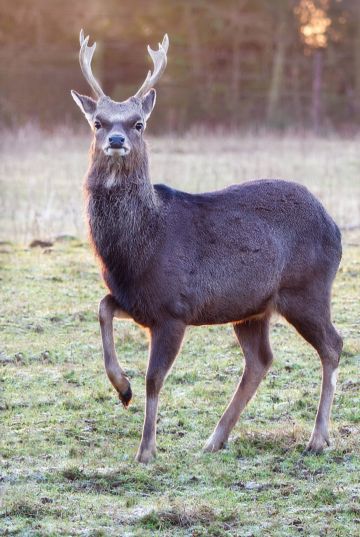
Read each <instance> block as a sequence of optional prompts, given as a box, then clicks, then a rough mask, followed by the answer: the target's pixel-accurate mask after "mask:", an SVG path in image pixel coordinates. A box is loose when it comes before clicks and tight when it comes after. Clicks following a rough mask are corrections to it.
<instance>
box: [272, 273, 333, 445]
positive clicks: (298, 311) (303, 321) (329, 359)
mask: <svg viewBox="0 0 360 537" xmlns="http://www.w3.org/2000/svg"><path fill="white" fill-rule="evenodd" d="M278 308H279V311H280V313H281V314H282V315H284V317H285V318H286V319H287V320H288V321H289V323H291V324H292V325H293V326H294V327H295V328H296V330H297V331H298V332H299V333H300V334H301V335H302V336H303V338H304V339H306V341H308V342H309V343H310V344H311V345H312V346H313V347H314V348H315V350H316V351H317V352H318V354H319V357H320V360H321V364H322V386H321V396H320V402H319V406H318V410H317V414H316V419H315V425H314V429H313V432H312V434H311V437H310V440H309V443H308V445H307V448H306V449H307V451H312V452H316V453H318V452H321V451H322V450H323V448H324V447H325V445H326V444H327V445H329V444H330V441H329V420H330V412H331V405H332V401H333V397H334V392H335V387H336V380H337V372H338V366H339V360H340V354H341V351H342V345H343V343H342V338H341V337H340V335H339V334H338V333H337V331H336V330H335V328H334V326H333V324H332V323H331V319H330V292H329V290H328V289H327V288H324V287H323V285H322V284H321V282H318V285H317V284H314V285H312V286H311V287H310V288H307V289H304V290H301V291H297V292H296V291H293V290H287V291H281V292H280V296H279V304H278Z"/></svg>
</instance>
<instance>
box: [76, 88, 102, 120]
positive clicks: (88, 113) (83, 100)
mask: <svg viewBox="0 0 360 537" xmlns="http://www.w3.org/2000/svg"><path fill="white" fill-rule="evenodd" d="M71 95H72V98H73V99H74V101H75V102H76V104H77V105H78V107H79V108H80V110H81V111H82V113H83V114H84V115H85V117H86V119H87V120H88V122H89V123H90V122H91V119H92V117H93V115H94V112H95V110H96V104H97V103H96V101H94V99H92V98H91V97H86V95H80V93H78V92H77V91H74V90H71Z"/></svg>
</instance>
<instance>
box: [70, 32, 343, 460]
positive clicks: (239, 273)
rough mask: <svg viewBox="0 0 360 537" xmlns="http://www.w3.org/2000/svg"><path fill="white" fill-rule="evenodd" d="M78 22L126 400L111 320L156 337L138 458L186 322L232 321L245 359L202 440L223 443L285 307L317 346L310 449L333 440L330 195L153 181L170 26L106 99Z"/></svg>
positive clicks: (91, 192) (147, 443) (271, 185)
mask: <svg viewBox="0 0 360 537" xmlns="http://www.w3.org/2000/svg"><path fill="white" fill-rule="evenodd" d="M88 43H89V36H87V37H84V33H83V31H82V30H81V32H80V53H79V61H80V67H81V70H82V73H83V75H84V77H85V79H86V81H87V83H88V84H89V86H90V88H91V89H92V91H93V93H94V97H89V96H86V95H82V94H79V93H77V92H76V91H74V90H72V91H71V94H72V97H73V99H74V100H75V103H76V104H77V105H78V106H79V108H80V110H81V111H82V113H83V114H84V115H85V118H86V119H87V121H88V123H89V124H90V127H91V129H92V131H93V141H92V144H91V151H90V165H89V169H88V172H87V175H86V177H85V187H84V190H85V200H86V215H87V221H88V229H89V235H90V242H91V243H92V246H93V249H94V251H95V255H96V257H97V258H98V260H99V263H100V267H101V274H102V278H103V281H104V282H105V285H106V287H107V288H108V290H109V293H108V294H107V295H106V296H105V297H104V298H102V300H101V301H100V304H99V323H100V330H101V337H102V346H103V354H104V364H105V369H106V373H107V376H108V378H109V380H110V382H111V384H112V385H113V387H114V388H115V390H116V391H117V393H118V396H119V399H120V400H121V402H122V403H123V405H124V407H125V408H126V407H127V406H128V405H129V403H130V401H131V398H132V390H131V385H130V380H129V378H128V376H127V375H126V373H125V371H124V369H123V368H122V367H121V366H120V364H119V361H118V358H117V355H116V351H115V346H114V336H113V320H114V318H117V319H123V320H132V321H134V322H135V323H137V325H140V326H141V327H143V328H145V329H146V330H147V331H148V333H149V335H150V344H149V357H148V365H147V370H146V380H145V388H146V402H145V416H144V425H143V431H142V437H141V442H140V445H139V448H138V451H137V454H136V460H137V461H139V462H141V463H145V464H146V463H148V462H149V461H151V460H152V459H153V458H154V457H155V455H156V422H157V412H158V402H159V393H160V390H161V388H162V386H163V384H164V380H165V378H166V376H167V375H168V373H169V371H170V369H171V367H172V365H173V363H174V360H175V358H176V356H177V355H178V353H179V350H180V347H181V344H182V341H183V337H184V333H185V331H186V328H187V327H188V326H199V325H214V324H226V323H231V324H232V325H233V328H234V331H235V335H236V337H237V339H238V342H239V344H240V347H241V349H242V351H243V355H244V362H245V363H244V370H243V374H242V376H241V379H240V381H239V383H238V385H237V387H236V389H235V392H234V395H233V397H232V399H231V401H230V402H229V404H228V406H227V407H226V409H225V411H224V413H223V415H222V417H221V418H220V420H219V421H218V423H217V425H216V427H215V429H214V432H213V433H212V434H211V436H210V437H209V439H208V440H207V442H206V443H205V445H204V450H205V452H216V451H217V450H219V449H221V448H223V447H225V446H226V445H227V442H228V439H229V435H230V432H231V431H232V429H233V427H234V426H235V424H236V423H237V421H238V419H239V417H240V414H241V413H242V412H243V410H244V408H245V406H246V405H247V403H248V402H249V401H250V399H252V398H253V396H254V395H255V393H256V391H257V388H258V386H259V384H260V382H261V381H262V380H263V379H264V377H265V376H266V373H267V372H268V371H269V369H270V366H271V364H272V361H273V355H272V350H271V347H270V342H269V330H270V318H271V317H272V315H273V314H278V315H281V316H282V317H284V318H285V319H286V320H287V321H288V322H289V323H290V324H291V325H292V326H293V327H295V329H296V330H297V332H298V333H299V334H300V335H301V336H302V337H303V338H304V339H305V340H306V341H307V342H308V343H309V344H310V345H312V347H313V348H314V349H315V350H316V351H317V353H318V355H319V357H320V361H321V364H322V385H321V396H320V401H319V405H318V409H317V414H316V418H315V424H314V427H313V431H312V434H311V436H310V440H309V442H308V444H307V447H306V450H307V451H310V452H321V451H322V450H323V449H324V447H325V446H326V445H329V420H330V413H331V406H332V402H333V397H334V392H335V387H336V380H337V373H338V365H339V360H340V354H341V350H342V338H341V336H340V335H339V334H338V332H337V331H336V329H335V327H334V325H333V323H332V320H331V307H330V299H331V289H332V283H333V280H334V278H335V275H336V273H337V270H338V267H339V263H340V260H341V253H342V250H341V234H340V231H339V228H338V226H337V225H336V223H335V222H334V221H333V220H332V218H331V217H330V216H329V214H328V213H327V212H326V210H325V208H324V207H323V205H322V204H321V202H320V201H319V200H318V199H317V198H316V197H315V196H314V195H313V194H312V193H311V192H310V191H309V190H308V189H307V188H306V187H304V186H302V185H300V184H297V183H295V182H293V181H284V180H280V179H260V180H254V181H249V182H243V183H241V184H236V185H232V186H229V187H227V188H225V189H223V190H218V191H215V192H208V193H203V194H190V193H186V192H182V191H179V190H175V189H174V188H170V187H169V186H166V185H164V184H153V183H152V182H151V180H150V171H149V159H148V150H147V146H146V142H145V140H144V132H145V129H146V125H147V122H148V120H149V118H150V115H151V113H152V111H153V109H154V106H155V102H156V91H155V89H154V86H155V85H156V83H157V82H158V81H159V79H160V77H161V75H162V74H163V72H164V70H165V67H166V65H167V52H168V47H169V39H168V36H167V35H165V36H164V38H163V40H162V42H161V43H159V46H158V49H157V50H153V49H152V48H150V46H148V52H149V55H150V58H151V60H152V62H153V68H152V70H149V72H148V74H147V76H146V78H145V80H144V82H143V84H142V85H141V87H140V88H139V89H138V91H137V92H136V93H135V94H134V95H133V96H131V97H130V98H128V99H127V100H125V101H121V102H116V101H113V100H112V99H111V98H110V97H109V96H107V95H106V94H105V93H104V92H103V90H102V88H101V86H100V84H99V82H98V81H97V80H96V78H95V76H94V74H93V72H92V67H91V62H92V58H93V54H94V51H95V47H96V43H93V45H92V46H89V44H88Z"/></svg>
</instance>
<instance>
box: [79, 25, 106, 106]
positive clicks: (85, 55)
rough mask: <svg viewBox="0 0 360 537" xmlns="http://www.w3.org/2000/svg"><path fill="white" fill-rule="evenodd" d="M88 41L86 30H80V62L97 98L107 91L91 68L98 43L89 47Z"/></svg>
mask: <svg viewBox="0 0 360 537" xmlns="http://www.w3.org/2000/svg"><path fill="white" fill-rule="evenodd" d="M88 42H89V36H88V35H87V36H86V37H84V31H83V30H80V52H79V62H80V67H81V71H82V73H83V75H84V77H85V79H86V80H87V82H88V84H89V85H90V87H91V88H92V90H93V92H94V93H95V95H96V96H97V98H100V97H103V96H104V95H105V93H104V92H103V90H102V89H101V87H100V84H99V83H98V81H97V80H96V78H95V77H94V75H93V72H92V69H91V60H92V57H93V55H94V52H95V49H96V43H94V44H93V45H92V46H91V47H89V46H88Z"/></svg>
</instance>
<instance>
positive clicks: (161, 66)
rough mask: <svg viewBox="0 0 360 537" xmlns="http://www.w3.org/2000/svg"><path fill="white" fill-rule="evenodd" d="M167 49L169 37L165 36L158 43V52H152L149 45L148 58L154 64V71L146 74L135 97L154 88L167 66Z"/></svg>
mask: <svg viewBox="0 0 360 537" xmlns="http://www.w3.org/2000/svg"><path fill="white" fill-rule="evenodd" d="M168 48H169V37H168V35H167V34H165V35H164V38H163V40H162V43H159V50H153V49H152V48H151V47H150V46H149V45H148V47H147V49H148V52H149V55H150V58H151V59H152V61H153V64H154V71H153V72H152V73H151V71H149V72H148V74H147V76H146V78H145V80H144V83H143V85H142V86H141V87H140V89H138V91H137V92H136V93H135V97H142V96H143V95H145V93H147V91H149V89H151V88H152V87H153V86H155V84H156V82H157V81H158V80H159V79H160V77H161V75H162V74H163V72H164V71H165V68H166V64H167V56H166V54H167V51H168Z"/></svg>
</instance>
